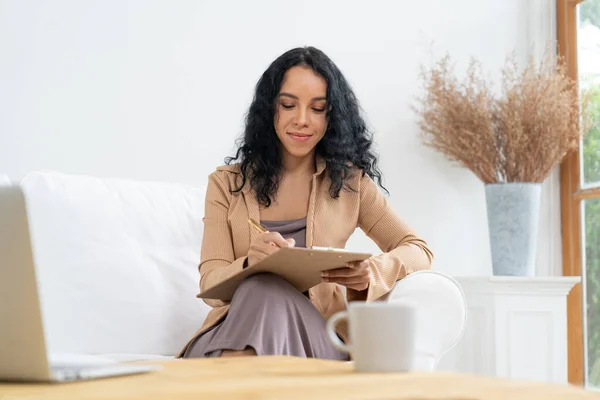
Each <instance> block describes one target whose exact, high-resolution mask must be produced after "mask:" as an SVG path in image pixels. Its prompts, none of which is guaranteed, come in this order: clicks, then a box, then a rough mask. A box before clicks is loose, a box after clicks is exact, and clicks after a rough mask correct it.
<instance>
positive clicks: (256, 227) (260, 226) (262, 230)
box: [248, 218, 268, 233]
mask: <svg viewBox="0 0 600 400" xmlns="http://www.w3.org/2000/svg"><path fill="white" fill-rule="evenodd" d="M248 223H249V224H250V225H252V226H253V227H254V229H256V230H257V231H259V232H260V233H266V232H268V231H267V230H266V229H265V228H264V227H263V226H262V225H261V224H259V223H258V222H256V221H255V220H253V219H252V218H248Z"/></svg>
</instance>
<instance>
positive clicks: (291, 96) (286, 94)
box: [278, 92, 327, 101]
mask: <svg viewBox="0 0 600 400" xmlns="http://www.w3.org/2000/svg"><path fill="white" fill-rule="evenodd" d="M282 96H285V97H290V98H292V99H295V100H298V96H294V95H293V94H291V93H285V92H282V93H279V96H278V97H282ZM311 100H312V101H320V100H327V97H325V96H320V97H313V98H312V99H311Z"/></svg>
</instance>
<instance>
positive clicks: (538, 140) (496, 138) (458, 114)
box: [413, 52, 590, 184]
mask: <svg viewBox="0 0 600 400" xmlns="http://www.w3.org/2000/svg"><path fill="white" fill-rule="evenodd" d="M451 61H452V60H451V58H450V56H446V57H444V58H442V59H441V60H439V61H438V62H436V63H435V64H434V65H433V66H432V67H431V68H429V69H426V68H423V69H422V72H421V78H422V80H423V83H424V94H423V96H422V97H419V98H418V104H419V105H420V106H415V107H414V108H413V109H414V110H415V112H416V113H417V115H418V117H419V120H418V124H419V128H420V132H421V135H422V140H423V142H424V144H425V145H426V146H428V147H431V148H433V149H434V150H436V151H438V152H440V153H442V154H443V155H445V156H446V157H447V158H448V159H450V160H451V161H454V162H457V163H458V164H459V165H461V166H463V167H466V168H468V169H469V170H471V171H472V172H473V173H474V174H475V175H476V176H477V177H478V178H479V179H480V180H481V181H483V182H484V183H486V184H487V183H502V182H536V183H538V182H542V181H543V180H544V179H545V178H546V177H547V176H548V174H549V173H550V171H551V169H552V168H553V167H554V166H556V165H557V164H559V163H560V162H561V161H562V159H563V158H564V157H565V155H566V154H567V153H568V152H569V151H571V150H574V149H576V148H577V147H578V145H579V142H580V138H581V137H582V134H583V132H587V129H588V128H589V126H590V116H589V113H588V112H587V104H588V98H589V94H583V95H582V96H581V97H580V95H579V93H578V88H577V84H576V82H575V81H573V80H572V79H570V78H569V76H568V74H567V71H566V67H565V64H564V62H563V61H562V60H561V59H560V58H557V57H556V56H553V55H551V54H550V53H548V52H546V54H545V55H544V56H543V57H542V60H541V61H540V62H539V63H536V62H535V60H534V58H533V57H531V58H530V59H529V62H528V64H527V66H526V67H525V68H524V69H523V70H519V68H518V64H517V62H516V57H515V56H514V54H513V55H511V56H509V57H508V58H507V60H506V63H505V65H504V67H503V69H502V71H501V72H502V74H501V76H502V78H501V82H500V83H501V85H500V88H501V90H499V92H500V93H499V95H498V96H495V95H494V93H493V90H492V85H491V84H490V81H489V80H486V79H485V77H484V74H483V72H482V70H483V68H482V66H481V63H480V62H478V61H477V60H471V62H470V64H469V67H468V69H467V73H466V77H465V79H464V81H459V80H458V78H457V77H456V76H455V75H454V73H453V70H452V65H451ZM580 104H581V107H580Z"/></svg>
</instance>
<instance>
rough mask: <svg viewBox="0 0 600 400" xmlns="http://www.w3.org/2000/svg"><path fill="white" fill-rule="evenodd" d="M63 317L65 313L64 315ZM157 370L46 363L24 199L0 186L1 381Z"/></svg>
mask: <svg viewBox="0 0 600 400" xmlns="http://www.w3.org/2000/svg"><path fill="white" fill-rule="evenodd" d="M65 312H68V310H65ZM92 358H93V357H92ZM160 368H161V367H160V366H158V365H133V364H122V363H117V362H110V363H106V362H103V363H102V362H98V363H96V362H90V357H88V358H87V360H85V361H84V362H81V361H80V362H78V361H77V360H76V359H73V358H72V357H71V358H70V360H69V359H67V360H65V359H64V358H63V360H62V362H60V360H58V361H57V360H56V359H54V358H53V357H50V355H49V353H48V349H47V347H46V339H45V337H44V326H43V321H42V312H41V306H40V299H39V293H38V283H37V281H36V271H35V263H34V257H33V251H32V245H31V239H30V233H29V222H28V218H27V207H26V203H25V196H24V194H23V191H22V189H21V187H20V186H16V185H15V186H0V381H22V382H69V381H78V380H87V379H96V378H106V377H111V376H118V375H131V374H139V373H145V372H150V371H156V370H158V369H160Z"/></svg>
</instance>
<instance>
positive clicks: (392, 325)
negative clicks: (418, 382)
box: [327, 302, 416, 372]
mask: <svg viewBox="0 0 600 400" xmlns="http://www.w3.org/2000/svg"><path fill="white" fill-rule="evenodd" d="M415 313H416V310H415V309H414V307H410V306H407V305H405V304H397V303H387V302H372V303H364V302H351V303H350V304H349V305H348V310H347V311H341V312H338V313H336V314H334V315H333V316H332V317H331V318H330V319H329V320H328V321H327V335H328V336H329V340H330V341H331V343H333V345H334V346H335V347H336V348H337V349H338V350H340V351H343V352H345V353H349V354H350V355H351V357H352V358H353V359H354V365H355V370H356V371H358V372H407V371H410V370H412V369H414V362H415V355H416V348H415V341H416V326H415V319H416V314H415ZM341 320H347V321H348V325H349V328H350V339H349V342H350V343H349V344H344V343H343V342H342V341H341V340H340V338H339V337H338V336H337V334H336V332H335V327H336V325H337V324H338V322H340V321H341Z"/></svg>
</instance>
